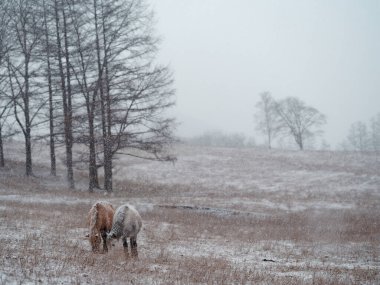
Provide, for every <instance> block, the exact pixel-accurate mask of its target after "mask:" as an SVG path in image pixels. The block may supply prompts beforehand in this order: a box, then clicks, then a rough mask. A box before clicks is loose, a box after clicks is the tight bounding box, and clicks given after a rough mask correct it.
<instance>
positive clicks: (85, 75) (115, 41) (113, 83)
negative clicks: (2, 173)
mask: <svg viewBox="0 0 380 285" xmlns="http://www.w3.org/2000/svg"><path fill="white" fill-rule="evenodd" d="M152 16H153V12H152V11H151V10H150V9H149V7H148V6H147V4H146V3H145V2H144V1H141V0H113V1H106V0H52V1H47V0H15V1H1V2H0V165H1V166H4V163H5V162H4V151H3V140H4V139H5V138H7V137H10V136H14V135H15V134H18V135H21V136H22V137H23V138H24V141H25V169H26V170H25V171H26V175H27V176H29V175H33V159H32V140H34V139H45V140H47V141H48V142H49V148H50V172H51V174H52V175H56V171H57V170H56V148H57V147H60V146H63V147H64V149H65V166H66V176H67V181H68V186H69V187H70V188H74V187H75V181H74V167H75V164H76V163H83V162H85V163H86V165H88V173H89V186H88V187H89V191H90V192H92V191H93V190H94V189H95V188H100V187H101V186H100V185H99V179H98V170H99V169H100V168H103V169H104V189H105V190H106V191H112V168H113V161H114V159H115V157H116V156H117V155H121V154H125V155H136V156H139V157H143V158H148V159H157V160H173V159H175V158H174V157H172V156H170V155H167V154H165V152H164V149H165V146H167V145H169V144H171V143H172V142H173V141H174V135H173V130H174V125H175V122H174V120H173V118H170V117H168V116H167V114H166V112H165V111H166V110H167V109H168V108H170V107H171V106H173V105H174V103H175V102H174V99H173V97H174V96H173V95H174V93H175V91H174V89H173V87H172V86H173V76H172V74H171V72H170V69H169V68H168V67H167V66H163V65H160V64H158V63H157V62H156V53H157V51H158V44H159V38H158V37H157V36H155V35H154V30H153V23H152ZM75 145H78V146H84V147H85V149H86V151H85V155H83V156H80V157H78V156H75V155H74V153H73V147H74V146H75ZM134 149H137V150H138V152H135V151H130V150H134Z"/></svg>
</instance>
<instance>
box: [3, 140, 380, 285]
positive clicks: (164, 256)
mask: <svg viewBox="0 0 380 285" xmlns="http://www.w3.org/2000/svg"><path fill="white" fill-rule="evenodd" d="M34 151H35V158H34V162H35V167H34V173H35V177H31V178H26V177H25V176H24V175H23V173H24V165H23V157H22V144H18V143H8V144H7V145H6V158H7V159H8V160H7V161H6V163H7V165H6V167H5V169H0V256H1V259H0V284H73V283H74V284H342V285H343V284H380V273H379V268H380V157H376V156H375V155H373V154H357V153H344V152H320V151H318V152H317V151H315V152H308V151H305V152H299V151H280V150H272V151H268V150H263V149H227V148H205V147H204V148H201V147H194V146H186V145H178V146H177V147H176V149H175V152H176V153H177V156H178V161H177V162H176V163H175V164H172V163H159V162H153V161H145V160H139V159H136V158H130V157H121V158H120V159H119V160H117V161H115V169H114V174H115V191H114V194H113V195H109V196H105V195H104V194H103V193H102V192H97V193H94V194H88V193H87V191H86V183H87V182H86V173H85V171H84V170H77V171H76V179H77V189H76V190H75V191H70V190H68V189H67V188H66V185H65V182H64V176H65V175H64V169H63V168H62V166H60V167H59V176H58V177H56V178H53V177H50V176H49V169H48V166H49V162H48V153H47V151H48V148H47V147H46V146H40V145H36V146H35V148H34ZM37 155H38V157H37ZM97 200H108V201H110V202H111V203H112V204H113V205H115V206H119V205H121V204H123V203H125V202H129V203H131V204H134V205H135V206H136V208H137V209H138V210H139V211H140V213H141V215H142V217H143V221H144V225H143V229H142V232H141V233H140V235H139V237H138V241H137V242H138V249H139V259H138V260H130V261H128V262H127V261H126V260H125V259H124V256H123V248H122V244H121V242H119V243H115V246H113V247H112V249H111V250H110V252H109V253H108V254H93V253H92V252H91V250H90V245H89V242H88V240H86V239H85V238H84V236H85V235H86V233H87V232H88V230H87V227H86V216H87V212H88V211H89V209H90V207H91V205H92V204H93V203H94V202H95V201H97Z"/></svg>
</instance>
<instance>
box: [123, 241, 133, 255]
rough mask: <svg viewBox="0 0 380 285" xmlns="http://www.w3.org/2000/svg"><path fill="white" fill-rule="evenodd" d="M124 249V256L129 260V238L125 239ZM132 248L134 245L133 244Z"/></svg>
mask: <svg viewBox="0 0 380 285" xmlns="http://www.w3.org/2000/svg"><path fill="white" fill-rule="evenodd" d="M123 247H124V254H125V257H126V258H127V259H129V253H128V242H127V237H123ZM131 247H132V244H131Z"/></svg>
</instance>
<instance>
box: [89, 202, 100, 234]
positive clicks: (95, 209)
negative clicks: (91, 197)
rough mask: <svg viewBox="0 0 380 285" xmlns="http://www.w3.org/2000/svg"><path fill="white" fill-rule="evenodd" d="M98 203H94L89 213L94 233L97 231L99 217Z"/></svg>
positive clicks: (91, 229) (91, 228) (91, 230)
mask: <svg viewBox="0 0 380 285" xmlns="http://www.w3.org/2000/svg"><path fill="white" fill-rule="evenodd" d="M98 204H99V203H96V204H95V205H93V206H92V207H91V209H90V212H89V214H88V221H89V224H90V232H92V233H94V232H96V221H97V219H98Z"/></svg>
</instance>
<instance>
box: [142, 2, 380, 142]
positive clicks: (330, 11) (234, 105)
mask: <svg viewBox="0 0 380 285" xmlns="http://www.w3.org/2000/svg"><path fill="white" fill-rule="evenodd" d="M149 3H150V4H151V6H152V8H153V10H154V11H155V21H156V24H155V28H156V33H157V34H158V35H160V36H161V38H162V44H161V49H160V52H159V61H160V62H161V63H164V64H169V65H170V67H171V69H172V70H173V72H174V77H175V88H176V90H177V95H176V96H177V97H176V99H177V105H176V107H175V114H176V116H177V118H178V120H179V122H180V123H181V124H180V125H179V127H178V134H179V135H180V136H193V135H197V134H201V133H203V132H205V131H208V130H221V131H224V132H239V133H244V134H245V135H246V136H254V137H256V138H258V139H257V140H258V141H260V139H259V134H257V132H256V131H255V125H254V118H253V114H254V112H255V104H256V102H257V101H258V100H259V94H260V93H261V92H263V91H269V92H271V94H272V96H273V97H274V98H275V99H282V98H285V97H288V96H294V97H298V98H299V99H301V100H302V101H304V102H305V103H306V104H307V105H310V106H313V107H315V108H317V109H318V110H319V111H320V112H321V113H323V114H325V115H326V116H327V124H326V125H325V126H324V128H323V130H324V131H325V132H324V134H323V139H324V140H326V141H327V142H328V143H329V144H331V146H332V147H335V146H336V145H337V144H339V143H340V142H342V141H343V140H344V139H345V137H346V136H347V133H348V130H349V127H350V125H351V124H352V123H353V122H355V121H363V122H368V121H369V119H370V118H371V117H373V116H374V115H375V114H377V113H378V112H380V78H379V75H380V53H379V50H380V17H379V15H380V1H377V0H372V1H371V0H366V1H354V0H341V1H338V0H334V1H330V0H329V1H327V0H324V1H312V0H310V1H303V0H298V1H280V0H277V1H274V0H261V1H254V0H237V1H228V0H187V1H185V0H149Z"/></svg>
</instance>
